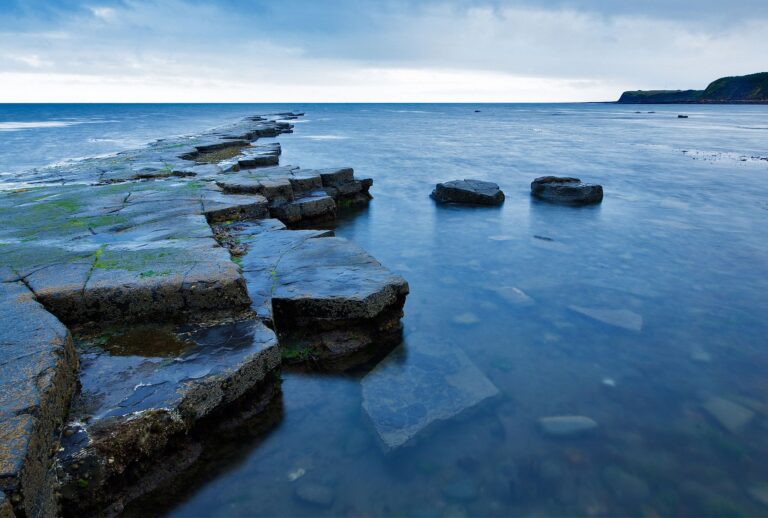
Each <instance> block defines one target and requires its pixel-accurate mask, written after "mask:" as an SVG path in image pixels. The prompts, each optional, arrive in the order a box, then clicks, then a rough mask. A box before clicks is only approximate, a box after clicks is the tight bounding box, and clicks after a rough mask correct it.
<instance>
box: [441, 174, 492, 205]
mask: <svg viewBox="0 0 768 518" xmlns="http://www.w3.org/2000/svg"><path fill="white" fill-rule="evenodd" d="M431 196H432V198H433V199H434V200H435V201H437V202H438V203H464V204H469V205H501V204H502V203H504V193H503V192H502V191H501V189H499V186H498V185H497V184H495V183H493V182H484V181H482V180H453V181H450V182H445V183H439V184H437V185H436V186H435V190H434V191H432V194H431Z"/></svg>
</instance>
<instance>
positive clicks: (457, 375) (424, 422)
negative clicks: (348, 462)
mask: <svg viewBox="0 0 768 518" xmlns="http://www.w3.org/2000/svg"><path fill="white" fill-rule="evenodd" d="M403 355H407V356H408V361H407V362H403V361H402V360H401V357H402V356H403ZM362 386H363V409H364V410H365V412H366V413H367V414H368V417H369V418H370V419H371V422H372V423H373V427H374V429H375V430H376V432H377V433H378V435H379V437H380V438H381V441H382V444H383V445H384V448H385V449H386V450H393V449H396V448H399V447H401V446H404V445H406V444H408V443H409V442H410V441H411V440H413V439H414V438H415V437H416V436H417V435H419V434H420V433H422V432H424V431H425V430H426V429H427V428H428V427H430V426H431V425H433V424H435V423H438V422H440V421H445V420H448V419H451V418H452V417H455V416H457V415H459V414H461V413H462V412H464V411H466V410H468V409H470V408H472V407H474V406H476V405H478V404H480V403H482V402H483V401H485V400H487V399H489V398H492V397H494V396H496V395H497V394H498V393H499V390H498V389H497V388H496V386H495V385H494V384H493V383H491V381H490V380H489V379H488V378H487V377H486V376H485V374H483V372H482V371H481V370H480V369H479V368H478V367H477V366H476V365H475V364H474V363H473V362H472V361H471V360H470V359H469V358H468V357H467V355H466V354H464V352H462V351H461V350H460V349H458V348H457V347H456V346H453V345H450V344H446V343H445V342H443V341H442V340H441V341H438V340H435V339H433V338H430V337H429V336H427V335H423V334H420V333H414V334H411V335H409V336H408V338H407V340H406V342H405V345H404V346H402V347H401V348H398V349H396V350H395V351H393V352H392V353H390V354H389V355H388V356H387V357H386V358H385V359H384V360H382V361H381V362H380V363H379V364H378V365H377V366H376V368H374V369H373V370H372V371H371V372H370V373H368V374H367V375H366V376H365V377H364V378H363V380H362Z"/></svg>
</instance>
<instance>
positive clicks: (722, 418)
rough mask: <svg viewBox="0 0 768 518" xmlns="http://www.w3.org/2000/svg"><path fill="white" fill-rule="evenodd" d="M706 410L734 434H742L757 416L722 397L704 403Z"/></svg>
mask: <svg viewBox="0 0 768 518" xmlns="http://www.w3.org/2000/svg"><path fill="white" fill-rule="evenodd" d="M704 409H705V410H706V411H707V412H708V413H709V415H711V416H712V417H713V418H714V419H715V420H716V421H717V422H718V423H720V425H721V426H722V427H723V428H725V429H726V430H728V431H730V432H732V433H738V432H740V431H741V430H742V429H743V428H744V427H745V426H747V424H749V422H750V421H751V420H752V418H753V417H754V416H755V413H754V412H753V411H752V410H750V409H748V408H745V407H743V406H741V405H740V404H738V403H734V402H733V401H729V400H727V399H724V398H721V397H713V398H711V399H709V400H708V401H707V402H706V403H704Z"/></svg>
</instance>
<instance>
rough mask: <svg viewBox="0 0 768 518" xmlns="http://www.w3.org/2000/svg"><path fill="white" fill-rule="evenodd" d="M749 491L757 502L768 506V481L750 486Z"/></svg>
mask: <svg viewBox="0 0 768 518" xmlns="http://www.w3.org/2000/svg"><path fill="white" fill-rule="evenodd" d="M748 493H749V496H751V497H752V498H753V499H754V500H755V501H756V502H759V503H761V504H763V505H765V506H768V482H763V483H761V484H757V485H754V486H752V487H750V488H749V490H748Z"/></svg>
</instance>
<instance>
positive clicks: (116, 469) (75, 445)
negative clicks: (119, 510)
mask: <svg viewBox="0 0 768 518" xmlns="http://www.w3.org/2000/svg"><path fill="white" fill-rule="evenodd" d="M80 349H81V351H82V352H81V361H82V367H81V372H80V384H81V390H80V393H79V394H78V396H77V399H76V400H75V402H74V404H73V409H72V412H71V413H70V416H69V423H68V425H67V428H66V430H65V438H64V440H63V441H62V451H61V452H60V453H59V455H58V475H59V480H60V481H61V483H62V489H61V491H62V494H63V498H64V499H65V501H64V506H65V508H66V509H67V511H68V513H71V514H78V515H79V514H81V513H88V512H91V511H93V510H98V509H100V508H103V507H106V506H108V505H109V504H111V503H113V502H115V501H119V500H120V499H121V498H124V497H123V494H124V492H125V489H126V486H129V485H130V481H131V480H132V479H134V478H136V477H140V476H142V475H144V474H146V472H151V469H148V467H147V465H146V463H147V461H148V460H150V459H152V458H153V457H156V456H158V455H160V454H162V453H163V452H164V451H166V450H167V449H168V447H169V445H173V446H175V447H178V446H179V443H180V442H181V443H183V441H184V437H185V436H186V435H187V434H188V433H189V432H190V431H191V430H192V429H193V427H194V426H196V424H197V423H198V421H200V420H202V419H204V418H206V417H207V416H209V415H211V414H212V413H213V412H214V411H216V410H217V409H219V408H221V407H222V406H224V405H227V404H229V403H232V402H234V401H235V400H237V399H238V398H239V397H241V396H243V395H244V394H246V393H247V392H248V391H251V390H252V389H253V388H254V387H257V386H259V385H263V384H264V383H274V380H273V378H270V376H271V373H272V372H273V371H274V369H275V368H277V367H278V365H279V364H280V352H279V349H278V345H277V339H276V337H275V334H274V333H273V332H272V331H271V330H270V329H268V328H267V327H265V326H264V324H262V323H261V322H260V321H259V320H241V321H236V322H233V323H223V324H217V325H213V326H208V325H196V326H179V327H172V326H151V327H138V328H132V329H126V330H124V331H122V332H118V333H115V334H109V335H100V336H96V337H93V338H91V339H90V340H87V339H86V340H84V341H83V343H81V344H80ZM270 380H272V381H270Z"/></svg>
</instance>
